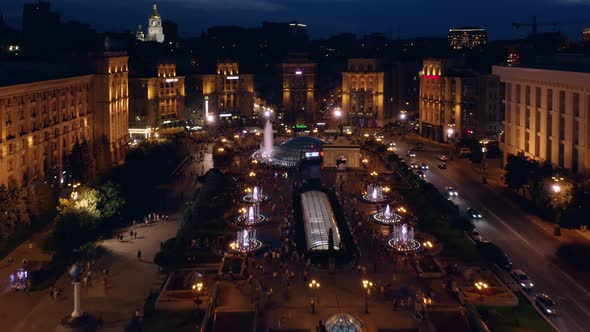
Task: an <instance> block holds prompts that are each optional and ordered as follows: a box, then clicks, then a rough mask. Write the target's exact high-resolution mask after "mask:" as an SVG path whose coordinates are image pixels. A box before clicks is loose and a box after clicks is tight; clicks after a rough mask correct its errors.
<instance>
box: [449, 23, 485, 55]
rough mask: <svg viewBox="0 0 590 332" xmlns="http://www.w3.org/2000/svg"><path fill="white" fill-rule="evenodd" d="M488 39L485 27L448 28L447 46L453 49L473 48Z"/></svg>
mask: <svg viewBox="0 0 590 332" xmlns="http://www.w3.org/2000/svg"><path fill="white" fill-rule="evenodd" d="M487 41H488V34H487V32H486V30H485V29H482V28H476V27H464V28H452V29H449V46H450V47H451V48H452V49H454V50H462V49H474V48H477V47H480V46H483V45H485V44H486V43H487Z"/></svg>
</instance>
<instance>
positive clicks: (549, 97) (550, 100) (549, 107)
mask: <svg viewBox="0 0 590 332" xmlns="http://www.w3.org/2000/svg"><path fill="white" fill-rule="evenodd" d="M547 110H548V111H553V89H547Z"/></svg>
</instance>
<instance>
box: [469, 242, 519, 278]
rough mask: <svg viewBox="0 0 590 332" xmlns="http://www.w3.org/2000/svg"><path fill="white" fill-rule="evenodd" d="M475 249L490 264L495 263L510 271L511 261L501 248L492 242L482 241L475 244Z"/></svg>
mask: <svg viewBox="0 0 590 332" xmlns="http://www.w3.org/2000/svg"><path fill="white" fill-rule="evenodd" d="M477 250H478V251H479V253H480V255H481V257H483V259H485V260H486V261H488V262H489V263H490V264H494V265H497V266H498V267H499V268H501V269H503V270H505V271H508V272H510V271H512V262H511V261H510V258H508V256H507V255H506V253H505V252H504V250H502V248H500V247H498V246H497V245H495V244H493V243H492V242H487V241H482V242H479V243H478V244H477Z"/></svg>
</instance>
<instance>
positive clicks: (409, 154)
mask: <svg viewBox="0 0 590 332" xmlns="http://www.w3.org/2000/svg"><path fill="white" fill-rule="evenodd" d="M408 157H412V158H414V157H416V153H415V152H414V150H412V149H410V150H408Z"/></svg>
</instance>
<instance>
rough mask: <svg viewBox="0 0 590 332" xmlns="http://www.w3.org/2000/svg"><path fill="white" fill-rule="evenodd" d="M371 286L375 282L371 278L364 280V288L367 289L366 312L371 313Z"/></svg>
mask: <svg viewBox="0 0 590 332" xmlns="http://www.w3.org/2000/svg"><path fill="white" fill-rule="evenodd" d="M371 287H373V283H372V282H371V281H369V280H366V279H365V280H363V288H364V289H365V313H366V314H368V313H369V295H370V294H371Z"/></svg>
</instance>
